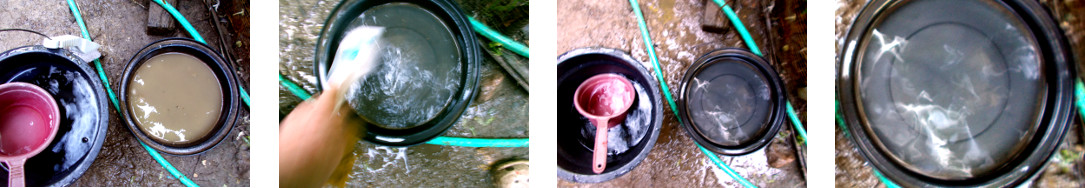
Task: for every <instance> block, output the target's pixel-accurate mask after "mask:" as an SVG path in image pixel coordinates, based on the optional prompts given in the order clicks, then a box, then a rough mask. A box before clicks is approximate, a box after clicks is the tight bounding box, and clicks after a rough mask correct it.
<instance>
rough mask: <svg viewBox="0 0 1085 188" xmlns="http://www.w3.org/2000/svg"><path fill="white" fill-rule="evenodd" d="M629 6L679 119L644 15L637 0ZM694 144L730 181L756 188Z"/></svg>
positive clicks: (662, 85)
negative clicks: (635, 16) (733, 180)
mask: <svg viewBox="0 0 1085 188" xmlns="http://www.w3.org/2000/svg"><path fill="white" fill-rule="evenodd" d="M629 5H630V6H632V7H633V13H634V14H636V15H637V22H638V24H637V25H638V26H640V33H641V37H643V38H644V47H645V49H648V59H649V60H651V61H652V66H654V68H653V69H655V72H656V79H658V80H659V85H660V87H661V88H662V89H663V95H664V97H666V98H667V104H668V105H670V107H671V112H674V116H675V117H681V116H679V115H678V111H677V109H678V107H676V105H675V103H674V98H673V97H671V89H670V88H669V87H667V81H666V80H664V79H663V71H661V69H662V68H663V67H661V66H659V59H658V58H656V51H655V47H653V45H652V37H651V35H649V34H648V24H647V23H646V22H645V21H644V14H643V13H641V12H640V4H638V3H637V0H629ZM678 123H682V119H681V118H678ZM694 144H695V145H697V147H698V148H701V152H702V153H704V154H705V155H706V156H708V158H709V159H711V160H712V163H715V164H716V167H719V168H720V169H723V171H724V172H726V173H727V175H728V176H731V179H735V180H736V181H738V183H739V184H742V186H745V187H751V188H755V187H757V186H756V185H754V184H753V183H750V181H749V180H746V178H743V177H742V176H741V175H739V174H738V173H735V170H732V169H731V167H730V166H728V165H727V164H725V163H723V161H722V160H720V159H719V157H718V156H716V154H715V153H712V152H711V151H708V149H705V148H704V146H701V144H696V143H694Z"/></svg>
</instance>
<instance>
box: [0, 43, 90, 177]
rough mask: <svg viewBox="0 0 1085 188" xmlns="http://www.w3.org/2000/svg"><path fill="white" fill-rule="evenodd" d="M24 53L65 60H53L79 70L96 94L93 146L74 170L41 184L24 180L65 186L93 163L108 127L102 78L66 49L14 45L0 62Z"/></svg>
mask: <svg viewBox="0 0 1085 188" xmlns="http://www.w3.org/2000/svg"><path fill="white" fill-rule="evenodd" d="M26 55H31V56H39V55H45V56H52V57H53V58H60V59H65V60H67V61H64V62H56V63H57V64H59V65H65V66H71V67H76V69H77V70H78V71H79V73H80V75H79V76H81V77H82V78H83V79H86V81H87V82H88V84H89V85H91V89H92V90H93V93H94V94H95V95H96V96H95V98H96V99H97V100H98V101H97V102H96V103H95V105H96V106H97V107H98V109H99V110H98V112H97V114H98V115H97V118H98V120H97V121H94V122H93V124H92V125H93V126H96V128H95V129H96V130H95V132H94V134H95V135H96V136H94V137H93V138H90V139H88V142H93V143H92V144H93V146H92V147H91V148H90V151H88V152H87V154H86V155H84V156H83V157H82V159H80V161H78V162H77V163H78V164H76V165H74V166H73V167H72V168H74V169H72V170H70V171H69V172H68V173H67V174H63V175H62V176H60V177H56V176H55V175H59V174H54V177H50V178H49V179H46V180H47V181H46V182H45V183H41V184H39V182H36V181H35V180H33V179H30V178H27V180H26V183H27V185H28V186H68V185H71V184H72V182H75V180H76V179H79V177H80V176H82V175H83V173H85V172H86V171H87V169H88V168H90V166H91V165H92V164H93V163H94V160H95V159H96V158H97V157H98V153H99V152H101V149H102V143H105V137H106V134H107V132H108V130H109V109H110V108H109V103H108V102H106V101H109V98H108V97H107V96H106V92H105V89H104V86H103V85H102V81H101V80H100V79H99V78H98V75H97V74H96V73H97V72H95V71H94V69H93V68H91V67H90V66H89V65H90V64H89V63H87V62H84V61H83V60H82V59H79V58H78V57H76V56H75V55H74V54H72V53H71V52H69V51H67V50H62V49H47V48H45V47H43V46H40V45H34V46H23V47H18V48H14V49H11V50H8V51H6V52H3V53H0V65H3V64H5V60H7V59H11V58H18V57H19V56H26ZM5 71H9V70H5ZM50 93H51V94H52V95H54V97H56V96H55V95H56V94H55V93H52V92H50ZM62 108H64V107H62ZM62 114H64V113H62ZM61 126H62V127H63V126H64V125H61ZM69 126H71V125H69ZM58 134H60V132H58ZM59 138H60V137H57V138H56V139H54V140H53V142H52V143H51V144H50V145H49V148H53V147H55V146H56V145H57V144H58V143H59V142H60V139H59ZM44 152H48V151H43V153H44ZM40 156H41V154H39V155H38V156H35V157H31V158H30V159H28V160H27V165H28V167H29V166H30V165H31V163H34V161H35V158H40ZM54 168H55V167H54ZM0 171H2V172H3V173H2V176H6V175H7V171H3V170H0ZM32 171H33V169H27V171H26V172H25V173H26V175H27V176H28V177H29V176H33V175H34V174H35V173H34V172H32ZM0 182H4V184H5V185H6V182H7V179H3V180H0Z"/></svg>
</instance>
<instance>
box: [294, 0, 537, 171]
mask: <svg viewBox="0 0 1085 188" xmlns="http://www.w3.org/2000/svg"><path fill="white" fill-rule="evenodd" d="M457 2H458V3H459V4H460V6H461V8H463V9H464V11H465V12H467V14H468V15H470V16H472V17H475V18H477V19H478V20H480V21H482V22H484V23H486V24H487V25H489V26H490V27H493V28H494V29H496V30H498V31H501V32H502V33H504V34H505V35H508V36H510V37H512V38H513V39H515V40H517V41H520V42H523V43H525V44H526V45H528V46H530V44H527V42H528V41H527V40H526V37H527V36H528V35H527V34H528V32H527V25H526V24H527V16H526V15H527V10H526V9H527V1H515V0H512V1H466V0H464V1H457ZM337 4H338V1H325V0H280V1H279V23H280V27H279V29H280V32H279V47H280V51H279V53H280V56H279V57H280V61H279V62H280V63H279V74H282V75H284V76H285V77H286V78H287V79H290V80H292V81H294V82H296V83H297V84H298V85H300V86H302V87H303V88H305V89H306V90H307V91H309V92H310V93H314V92H317V91H318V90H317V87H316V77H315V75H313V71H312V70H313V63H312V61H313V53H314V51H315V47H314V45H315V44H316V41H317V38H318V37H319V34H320V30H321V29H322V28H323V26H324V21H325V19H327V17H328V16H329V14H330V12H331V10H332V9H334V8H335V6H336V5H337ZM517 15H519V16H517ZM499 16H504V17H499ZM479 38H482V37H481V36H479ZM484 44H487V43H484ZM494 49H500V48H488V50H494ZM482 55H483V56H485V57H484V58H483V59H484V60H483V63H482V66H481V67H480V70H482V71H481V73H480V75H479V91H480V92H479V94H478V96H477V97H476V98H475V99H474V101H472V103H471V105H470V106H468V108H467V110H466V112H464V114H463V115H462V116H461V117H460V120H459V122H457V123H456V125H454V126H453V127H452V128H451V129H449V131H448V132H446V133H445V136H453V137H472V138H475V137H479V138H527V137H528V126H527V125H528V113H527V112H528V102H527V101H528V93H527V90H525V89H523V88H520V86H518V85H517V83H516V80H514V79H513V78H511V77H509V76H508V74H507V73H506V72H504V70H503V69H502V68H501V67H500V66H499V65H498V64H497V63H496V62H494V60H493V59H492V58H491V57H489V56H488V55H486V54H485V53H483V54H482ZM500 56H501V57H503V59H506V60H511V61H516V62H515V63H519V64H524V65H526V62H527V59H526V58H522V57H515V56H516V55H515V54H514V53H512V52H510V51H507V50H502V53H501V55H500ZM300 101H301V100H300V99H298V98H297V97H295V96H293V95H292V94H291V93H290V92H289V91H287V90H285V88H283V87H281V86H280V88H279V118H280V119H281V118H283V117H285V116H286V114H288V113H290V111H291V110H293V109H294V107H295V106H297V104H298V103H299V102H300ZM352 155H353V156H352V157H351V158H352V159H353V160H354V164H352V166H351V167H350V168H351V169H352V170H351V173H349V174H347V177H346V179H345V180H343V181H342V182H338V181H332V182H331V184H330V186H334V187H340V186H349V187H370V186H378V187H379V186H385V187H399V186H402V187H419V186H425V187H489V186H492V185H493V184H494V183H493V181H494V180H493V178H492V177H491V176H492V175H491V174H490V171H491V169H490V168H491V166H494V165H495V164H496V163H500V162H503V161H506V160H511V159H527V158H528V148H466V147H453V146H436V145H425V144H423V145H418V146H412V147H407V148H392V147H383V146H377V145H374V144H371V143H368V142H365V141H359V142H358V143H357V145H356V146H355V150H354V153H353V154H352Z"/></svg>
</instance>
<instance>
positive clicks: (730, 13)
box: [712, 0, 806, 145]
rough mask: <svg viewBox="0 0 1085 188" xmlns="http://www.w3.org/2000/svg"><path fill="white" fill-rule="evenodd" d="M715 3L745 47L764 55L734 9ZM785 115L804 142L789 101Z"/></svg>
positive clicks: (803, 132) (804, 135) (717, 0)
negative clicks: (740, 37)
mask: <svg viewBox="0 0 1085 188" xmlns="http://www.w3.org/2000/svg"><path fill="white" fill-rule="evenodd" d="M712 1H714V2H716V4H719V5H720V8H721V9H723V13H724V14H726V15H727V19H728V20H731V25H735V27H734V28H735V30H737V31H738V35H739V36H742V41H745V42H746V47H748V48H750V52H753V54H757V56H764V55H762V54H761V50H760V49H759V48H757V42H756V41H754V40H753V37H750V32H749V31H746V25H744V24H742V20H741V19H739V18H738V15H737V14H735V11H734V10H731V6H728V5H727V3H725V2H724V1H723V0H712ZM787 116H788V117H789V118H791V125H794V126H795V131H796V132H799V136H800V138H802V140H803V145H805V144H806V142H805V141H806V129H805V128H803V127H804V126H803V125H802V121H799V116H798V115H797V114H796V113H795V108H794V107H792V106H791V101H787Z"/></svg>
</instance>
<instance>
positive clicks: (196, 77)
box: [126, 53, 222, 144]
mask: <svg viewBox="0 0 1085 188" xmlns="http://www.w3.org/2000/svg"><path fill="white" fill-rule="evenodd" d="M129 85H130V86H132V87H131V88H129V89H128V91H126V92H128V96H130V97H131V99H130V100H128V107H129V109H126V110H129V111H130V112H132V113H133V114H134V115H135V116H134V117H135V119H136V123H137V124H139V125H138V126H139V128H140V130H142V131H143V132H144V133H147V135H149V136H150V137H151V138H153V139H155V140H157V141H159V142H163V143H166V144H189V143H192V142H194V141H198V140H200V138H203V137H204V136H207V134H208V133H210V132H211V128H214V127H215V122H217V121H218V119H219V117H218V116H219V113H220V112H222V87H221V86H220V85H219V81H218V79H217V78H215V73H213V72H211V67H208V66H207V65H206V64H204V62H203V61H200V60H199V59H196V57H193V56H192V55H188V54H182V53H165V54H160V55H156V56H154V57H151V58H150V59H147V61H146V62H145V63H144V64H143V65H140V68H139V69H136V72H135V75H134V77H133V79H132V81H130V83H129Z"/></svg>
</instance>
